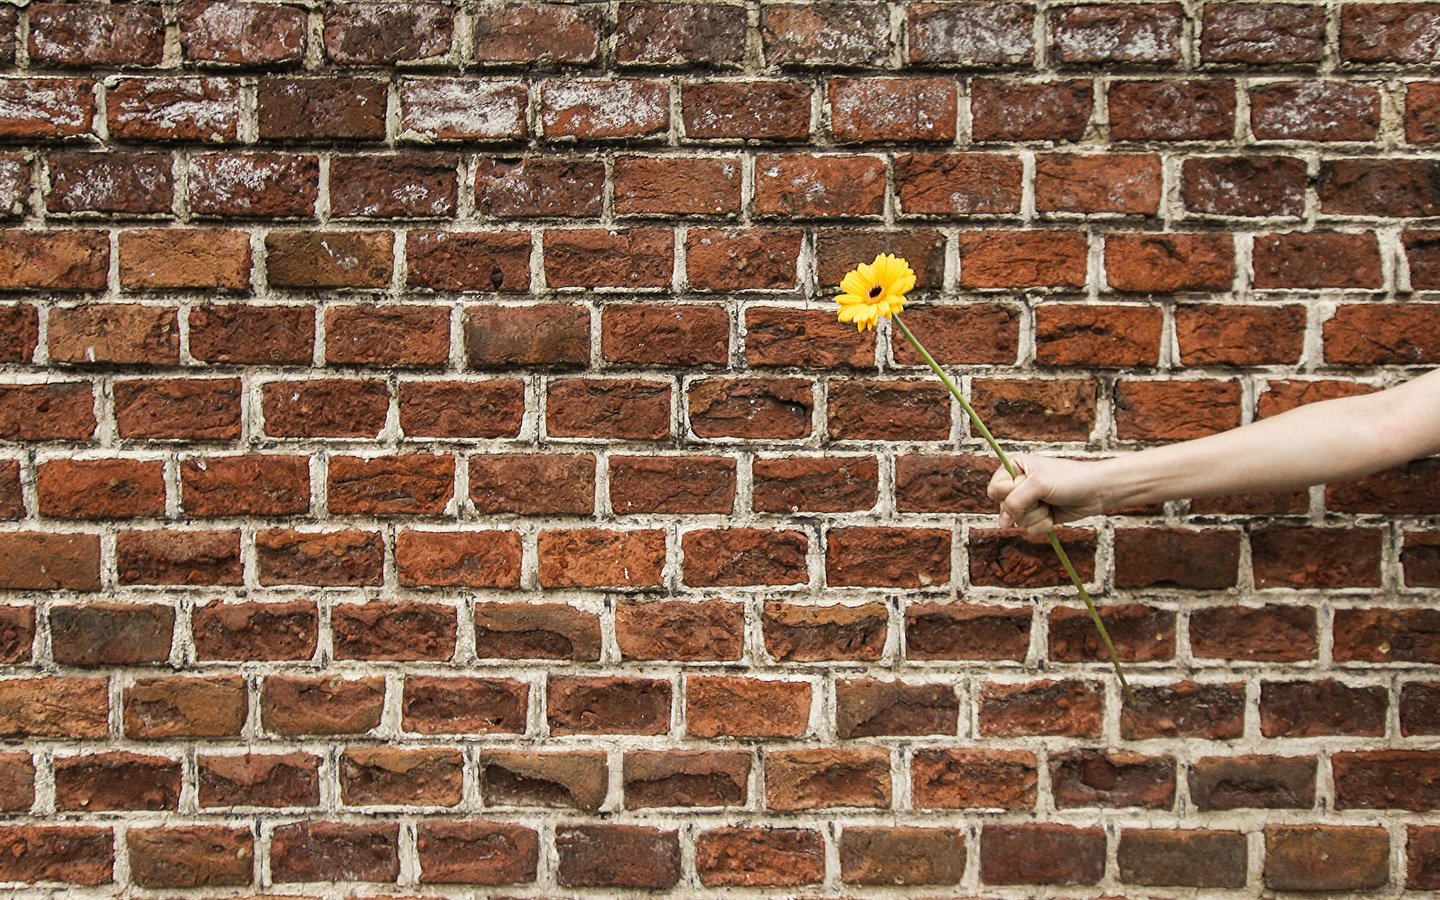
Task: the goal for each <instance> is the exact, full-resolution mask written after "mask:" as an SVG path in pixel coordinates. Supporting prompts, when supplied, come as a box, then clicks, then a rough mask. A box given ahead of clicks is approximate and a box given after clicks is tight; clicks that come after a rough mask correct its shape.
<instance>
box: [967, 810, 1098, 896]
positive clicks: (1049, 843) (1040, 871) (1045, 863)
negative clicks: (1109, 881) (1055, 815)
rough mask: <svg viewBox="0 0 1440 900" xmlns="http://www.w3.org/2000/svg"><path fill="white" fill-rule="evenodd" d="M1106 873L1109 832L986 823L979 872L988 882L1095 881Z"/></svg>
mask: <svg viewBox="0 0 1440 900" xmlns="http://www.w3.org/2000/svg"><path fill="white" fill-rule="evenodd" d="M1104 874H1105V832H1104V831H1103V830H1102V829H1100V828H1076V827H1074V826H1070V825H1059V824H1052V823H1048V822H1040V823H1034V824H1030V823H1026V824H1014V825H1000V824H993V825H992V824H987V825H985V827H984V828H983V829H982V830H981V832H980V877H981V878H983V879H984V880H985V882H986V883H987V884H1045V885H1072V884H1094V883H1096V882H1097V881H1099V880H1100V878H1101V876H1103V875H1104Z"/></svg>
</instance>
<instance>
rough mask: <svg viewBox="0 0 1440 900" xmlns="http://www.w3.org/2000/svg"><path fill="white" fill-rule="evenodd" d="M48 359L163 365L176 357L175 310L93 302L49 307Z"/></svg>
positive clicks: (74, 362)
mask: <svg viewBox="0 0 1440 900" xmlns="http://www.w3.org/2000/svg"><path fill="white" fill-rule="evenodd" d="M47 324H48V325H49V328H50V335H49V337H50V358H51V360H53V361H54V362H57V363H65V364H70V365H76V366H86V365H117V366H166V365H170V366H173V365H176V364H178V363H179V360H180V328H179V322H178V320H177V318H176V311H175V310H174V309H172V308H169V307H164V306H141V305H139V304H130V303H95V304H88V305H85V306H72V307H66V308H62V309H52V310H50V315H49V317H48V322H47Z"/></svg>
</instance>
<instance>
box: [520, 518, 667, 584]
mask: <svg viewBox="0 0 1440 900" xmlns="http://www.w3.org/2000/svg"><path fill="white" fill-rule="evenodd" d="M538 547H539V555H540V584H541V586H542V587H545V588H574V587H592V588H595V587H609V588H632V589H633V588H654V587H659V586H660V572H661V569H662V568H663V566H664V563H665V534H664V532H660V531H604V530H601V529H575V530H566V531H542V532H541V533H540V535H539V539H538Z"/></svg>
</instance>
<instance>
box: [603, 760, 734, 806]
mask: <svg viewBox="0 0 1440 900" xmlns="http://www.w3.org/2000/svg"><path fill="white" fill-rule="evenodd" d="M751 763H752V759H751V755H750V753H748V752H746V751H743V750H679V751H677V750H669V751H665V750H659V751H647V750H629V751H626V753H625V769H624V774H623V776H622V777H623V779H624V790H625V808H626V809H647V808H653V807H696V806H701V807H724V806H732V807H733V806H743V805H745V802H746V799H747V794H748V790H747V787H748V782H749V779H750V767H751Z"/></svg>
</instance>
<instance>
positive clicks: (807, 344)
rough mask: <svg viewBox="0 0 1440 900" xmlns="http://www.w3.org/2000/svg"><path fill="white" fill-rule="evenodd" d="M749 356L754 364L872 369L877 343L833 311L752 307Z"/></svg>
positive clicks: (747, 343) (747, 345) (747, 322)
mask: <svg viewBox="0 0 1440 900" xmlns="http://www.w3.org/2000/svg"><path fill="white" fill-rule="evenodd" d="M745 358H746V361H747V362H748V363H749V364H750V365H751V366H754V367H771V366H774V367H782V368H786V367H792V366H795V367H800V368H806V369H834V368H848V369H869V368H873V367H874V365H875V343H874V340H873V339H872V338H868V337H866V336H863V335H858V336H857V335H856V333H855V329H854V328H852V327H850V326H849V325H846V324H844V323H842V322H839V321H837V320H836V317H835V314H834V313H833V312H831V311H830V310H810V309H787V308H779V307H766V306H752V307H750V308H748V309H746V310H745Z"/></svg>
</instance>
